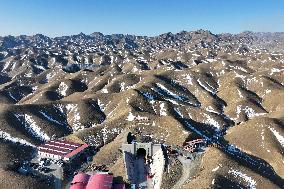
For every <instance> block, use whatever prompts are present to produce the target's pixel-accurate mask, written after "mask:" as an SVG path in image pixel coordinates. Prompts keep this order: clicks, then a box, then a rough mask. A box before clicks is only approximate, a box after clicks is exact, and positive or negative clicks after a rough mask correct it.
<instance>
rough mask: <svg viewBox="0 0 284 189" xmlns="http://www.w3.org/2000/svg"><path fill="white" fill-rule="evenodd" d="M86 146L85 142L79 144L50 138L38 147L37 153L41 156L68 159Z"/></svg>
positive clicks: (72, 157)
mask: <svg viewBox="0 0 284 189" xmlns="http://www.w3.org/2000/svg"><path fill="white" fill-rule="evenodd" d="M87 147H88V145H87V144H79V143H74V142H69V141H65V140H57V141H54V140H51V141H48V142H47V143H45V144H42V145H40V146H39V147H38V154H39V155H40V156H41V157H46V158H52V159H57V160H59V159H62V160H65V161H69V160H72V159H74V158H75V157H76V156H77V155H79V154H80V153H82V152H83V151H84V150H85V149H86V148H87Z"/></svg>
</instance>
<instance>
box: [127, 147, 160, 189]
mask: <svg viewBox="0 0 284 189" xmlns="http://www.w3.org/2000/svg"><path fill="white" fill-rule="evenodd" d="M121 149H122V151H123V158H124V163H125V169H126V170H125V171H126V177H127V179H128V181H129V182H130V183H131V185H132V188H134V189H138V188H139V189H140V188H145V189H146V188H147V189H159V188H160V186H161V182H162V175H163V172H164V167H165V158H164V154H163V150H162V146H161V144H153V143H151V142H149V143H138V142H133V143H131V144H129V143H128V144H122V148H121Z"/></svg>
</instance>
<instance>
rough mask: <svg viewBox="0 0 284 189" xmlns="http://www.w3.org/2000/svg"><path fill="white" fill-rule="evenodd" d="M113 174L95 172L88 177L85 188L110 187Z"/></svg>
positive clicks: (98, 188) (109, 188) (100, 188)
mask: <svg viewBox="0 0 284 189" xmlns="http://www.w3.org/2000/svg"><path fill="white" fill-rule="evenodd" d="M112 179H113V175H110V174H106V173H96V174H94V175H92V176H91V177H90V179H89V182H88V184H87V187H86V189H111V188H112Z"/></svg>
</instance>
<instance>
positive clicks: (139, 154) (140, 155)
mask: <svg viewBox="0 0 284 189" xmlns="http://www.w3.org/2000/svg"><path fill="white" fill-rule="evenodd" d="M146 155H147V152H146V150H145V149H144V148H139V149H138V150H137V153H136V156H137V157H138V158H144V157H146Z"/></svg>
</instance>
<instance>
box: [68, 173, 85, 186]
mask: <svg viewBox="0 0 284 189" xmlns="http://www.w3.org/2000/svg"><path fill="white" fill-rule="evenodd" d="M89 179H90V175H88V174H85V173H78V174H77V175H75V176H74V178H73V181H72V182H71V186H70V189H86V186H87V184H88V181H89Z"/></svg>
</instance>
